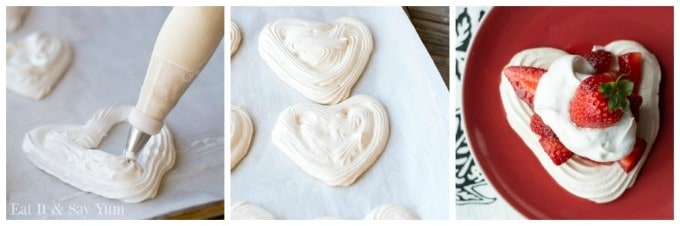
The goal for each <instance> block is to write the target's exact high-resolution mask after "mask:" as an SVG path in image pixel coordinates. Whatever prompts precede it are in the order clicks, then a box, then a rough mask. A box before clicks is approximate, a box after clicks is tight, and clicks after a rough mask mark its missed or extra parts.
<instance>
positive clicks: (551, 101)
mask: <svg viewBox="0 0 680 226" xmlns="http://www.w3.org/2000/svg"><path fill="white" fill-rule="evenodd" d="M592 73H594V69H593V68H592V66H590V63H588V61H586V59H584V58H583V57H580V56H575V55H564V56H561V57H559V58H557V59H556V60H555V62H553V63H552V65H551V66H550V68H549V69H548V72H546V73H545V74H543V76H542V77H541V79H540V80H539V82H538V86H537V87H536V95H535V97H534V112H536V114H538V115H539V116H541V119H543V122H544V123H545V124H546V125H548V126H550V128H552V130H553V132H555V135H557V137H559V138H560V141H561V142H562V144H564V146H565V147H566V148H567V149H569V150H571V151H572V152H574V153H575V154H577V155H579V156H583V157H586V158H589V159H592V160H595V161H600V162H610V161H616V160H619V159H621V158H623V157H624V156H626V155H628V153H630V151H632V149H633V144H635V131H636V130H637V125H636V123H635V119H634V118H633V114H631V112H630V110H629V109H627V110H626V111H625V113H624V114H623V116H622V117H621V120H619V121H618V122H617V123H615V124H614V125H612V126H610V127H607V128H602V129H593V128H582V127H578V126H576V124H574V123H573V122H572V121H571V117H570V113H569V109H570V106H571V100H572V99H573V97H574V94H575V93H576V89H577V88H578V86H579V84H580V83H581V81H583V80H584V79H586V78H588V77H590V76H592V75H591V74H592Z"/></svg>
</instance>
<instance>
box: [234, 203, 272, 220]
mask: <svg viewBox="0 0 680 226" xmlns="http://www.w3.org/2000/svg"><path fill="white" fill-rule="evenodd" d="M231 219H232V220H275V219H276V217H274V215H273V214H271V213H270V212H269V211H267V210H265V209H263V208H262V207H259V206H257V205H255V204H252V203H249V202H237V203H235V204H234V205H231Z"/></svg>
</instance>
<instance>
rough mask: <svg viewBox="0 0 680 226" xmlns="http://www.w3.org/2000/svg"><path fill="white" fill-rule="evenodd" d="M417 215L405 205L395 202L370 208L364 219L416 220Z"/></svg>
mask: <svg viewBox="0 0 680 226" xmlns="http://www.w3.org/2000/svg"><path fill="white" fill-rule="evenodd" d="M418 219H420V218H419V217H418V215H416V214H415V213H413V212H411V210H409V209H407V208H406V207H403V206H400V205H395V204H384V205H381V206H378V207H376V208H375V209H373V210H371V212H369V213H368V214H366V217H365V218H364V220H418Z"/></svg>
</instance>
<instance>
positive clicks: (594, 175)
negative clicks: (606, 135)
mask: <svg viewBox="0 0 680 226" xmlns="http://www.w3.org/2000/svg"><path fill="white" fill-rule="evenodd" d="M604 49H605V50H606V51H608V52H611V53H612V54H614V55H615V56H619V55H623V54H625V53H628V52H640V53H641V54H642V56H643V64H642V65H643V66H642V74H643V76H642V83H641V86H640V91H639V94H640V95H641V96H642V97H643V102H642V106H640V121H639V122H638V123H637V130H636V136H637V137H640V138H643V139H644V140H645V141H647V144H648V145H647V147H646V149H645V152H644V154H643V156H642V157H641V159H640V160H639V162H638V163H637V165H636V166H635V168H634V169H633V170H632V171H630V172H629V173H626V172H625V171H624V170H623V169H622V168H621V166H619V164H618V163H614V164H610V165H594V164H593V163H592V162H590V161H586V160H584V159H583V158H573V157H572V158H571V159H569V160H568V161H567V162H565V163H564V164H562V165H559V166H557V165H555V164H554V163H553V162H552V161H551V160H550V158H549V157H548V155H546V154H545V151H544V150H543V147H542V146H541V144H540V143H539V136H537V135H536V134H534V133H533V132H532V131H531V128H530V126H529V123H530V118H531V115H532V114H533V110H532V109H531V107H529V106H528V105H526V104H525V103H524V102H523V101H522V100H520V98H518V97H517V95H516V94H515V92H514V90H513V88H512V85H511V84H510V82H509V81H508V79H507V78H506V77H505V76H503V75H502V74H501V84H500V88H499V89H500V95H501V101H502V104H503V108H504V109H505V112H506V117H507V119H508V123H509V124H510V127H512V129H513V130H514V131H515V132H516V133H517V135H518V136H519V137H520V138H521V139H522V140H523V141H524V143H525V144H526V145H527V146H528V147H529V148H530V149H531V151H532V152H533V153H534V155H535V156H536V158H538V160H539V162H540V163H541V165H542V166H543V168H545V170H546V171H547V172H548V174H549V175H550V176H551V177H552V178H553V179H554V180H555V182H557V184H559V185H560V186H561V187H562V188H564V189H565V190H567V191H568V192H569V193H571V194H573V195H575V196H578V197H581V198H584V199H588V200H591V201H593V202H596V203H606V202H611V201H613V200H616V199H617V198H618V197H620V196H621V195H622V194H623V193H624V191H626V189H628V188H631V187H632V186H633V185H634V183H635V180H636V178H637V175H638V173H639V172H640V169H641V168H642V166H643V165H644V163H645V161H646V159H647V156H648V155H649V152H650V150H651V148H652V146H653V145H651V143H653V141H654V140H655V139H656V135H657V132H658V129H659V107H658V104H659V95H658V93H659V82H660V80H661V69H660V66H659V63H658V61H657V60H656V57H655V56H654V55H653V54H652V53H651V52H649V51H648V50H647V49H645V48H644V46H642V45H641V44H640V43H637V42H635V41H630V40H617V41H613V42H611V43H609V44H608V45H607V46H605V47H604ZM565 55H568V53H567V52H565V51H563V50H559V49H555V48H550V47H539V48H531V49H526V50H523V51H521V52H519V53H517V54H515V55H514V56H513V57H512V59H511V60H510V62H509V63H508V66H532V67H539V68H543V69H549V68H550V66H551V65H552V64H553V63H554V62H555V61H557V60H558V59H559V58H560V57H562V56H565ZM612 67H614V66H612ZM616 67H618V65H616ZM565 87H566V86H565V85H564V83H562V84H561V86H560V87H559V88H560V89H562V88H565ZM554 89H557V88H554ZM537 95H538V94H537ZM554 101H556V100H554ZM542 117H543V116H542ZM562 126H567V125H562ZM553 128H556V127H553ZM556 129H558V128H556ZM562 129H563V128H562ZM560 139H562V138H560Z"/></svg>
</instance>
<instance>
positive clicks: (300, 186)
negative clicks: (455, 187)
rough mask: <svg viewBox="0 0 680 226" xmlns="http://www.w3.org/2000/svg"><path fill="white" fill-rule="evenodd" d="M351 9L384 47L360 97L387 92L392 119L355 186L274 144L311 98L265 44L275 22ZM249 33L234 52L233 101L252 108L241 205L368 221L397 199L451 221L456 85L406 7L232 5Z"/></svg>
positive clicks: (326, 17)
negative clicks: (335, 181)
mask: <svg viewBox="0 0 680 226" xmlns="http://www.w3.org/2000/svg"><path fill="white" fill-rule="evenodd" d="M342 16H351V17H355V18H358V19H360V20H362V21H364V22H365V23H366V24H367V25H368V27H369V28H370V29H371V32H372V33H373V39H374V45H375V47H374V49H373V53H372V55H371V59H370V60H369V62H368V65H367V67H366V69H365V71H364V73H363V75H362V76H361V78H360V79H359V81H358V82H357V84H356V85H355V87H354V89H353V91H352V95H358V94H366V95H371V96H373V97H375V98H376V99H378V100H379V101H380V102H382V104H383V105H384V106H385V108H386V109H387V112H388V114H389V117H390V127H391V132H390V137H389V139H388V141H387V147H386V148H385V151H384V152H383V154H382V156H381V157H380V158H379V159H378V160H377V161H376V163H375V164H374V165H373V167H372V168H370V169H368V170H367V171H366V172H365V173H364V175H363V176H362V177H360V178H359V179H358V181H357V182H356V183H355V184H353V185H351V186H349V187H332V186H329V185H326V184H325V183H323V182H321V181H319V180H317V179H316V178H313V177H311V176H309V175H308V174H306V173H305V172H304V171H302V170H301V169H300V168H299V167H297V166H296V165H295V164H294V163H293V162H292V161H291V160H290V159H289V158H288V157H287V156H285V155H284V154H283V153H282V152H281V151H280V150H278V149H277V148H276V146H274V144H273V143H272V142H271V131H272V128H273V126H274V123H275V122H276V119H277V117H278V115H279V113H280V112H281V111H282V110H283V109H285V108H286V107H289V106H291V105H294V104H298V103H311V101H310V100H308V99H307V98H305V97H304V96H302V95H300V94H299V93H297V92H296V91H295V90H294V89H292V88H291V87H290V86H288V85H287V84H285V83H284V82H282V81H281V80H279V79H278V78H277V77H276V75H275V74H274V72H273V71H272V70H271V69H270V68H269V67H268V66H267V65H266V63H265V62H264V61H263V60H262V58H261V57H260V55H259V53H258V51H257V38H258V36H259V33H260V31H261V29H262V28H263V27H264V25H265V24H266V23H268V22H271V21H273V20H276V19H279V18H301V19H307V20H316V21H322V22H328V21H332V20H333V19H335V18H337V17H342ZM231 18H232V20H233V21H234V22H236V24H238V26H239V27H240V28H241V34H242V37H243V39H242V41H241V46H240V47H239V49H238V51H237V52H236V53H234V55H232V57H231V71H232V73H231V102H232V104H234V105H238V106H241V107H243V108H245V110H246V111H247V112H248V113H249V114H250V116H251V118H252V120H253V124H254V127H255V132H254V136H253V140H252V144H251V148H250V151H249V153H248V154H247V155H246V156H245V158H244V159H243V160H242V161H241V163H240V164H239V165H238V166H237V167H236V168H234V170H233V171H232V173H231V203H232V204H233V203H236V202H238V201H248V202H252V203H254V204H257V205H259V206H261V207H263V208H264V209H267V210H269V211H271V212H272V213H273V214H274V215H275V216H276V217H277V218H280V219H315V218H324V217H332V218H344V219H362V218H363V217H364V216H365V215H366V214H367V213H368V212H369V211H370V210H371V209H373V208H375V207H377V206H379V205H381V204H384V203H396V204H400V205H403V206H406V207H407V208H409V209H411V210H412V211H414V212H415V213H417V214H418V215H419V216H420V217H421V218H423V219H448V214H449V181H450V180H449V164H448V161H449V151H448V145H449V133H448V125H449V116H448V109H449V105H448V99H447V98H448V93H447V90H446V87H445V85H444V82H443V81H442V79H441V77H440V75H439V73H438V72H437V69H436V68H435V65H434V63H433V62H432V59H431V58H430V56H429V55H428V54H427V51H426V50H425V47H424V45H423V44H422V42H421V40H420V38H419V37H418V35H417V33H416V31H415V29H414V27H413V25H411V23H410V22H409V20H408V17H407V16H406V14H405V13H404V12H403V11H402V9H401V8H399V7H357V8H352V7H261V8H257V7H231Z"/></svg>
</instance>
